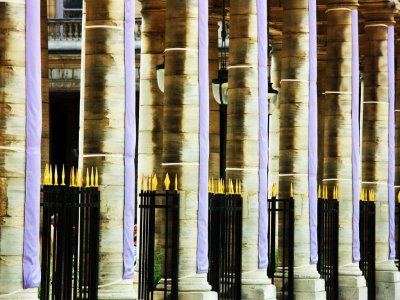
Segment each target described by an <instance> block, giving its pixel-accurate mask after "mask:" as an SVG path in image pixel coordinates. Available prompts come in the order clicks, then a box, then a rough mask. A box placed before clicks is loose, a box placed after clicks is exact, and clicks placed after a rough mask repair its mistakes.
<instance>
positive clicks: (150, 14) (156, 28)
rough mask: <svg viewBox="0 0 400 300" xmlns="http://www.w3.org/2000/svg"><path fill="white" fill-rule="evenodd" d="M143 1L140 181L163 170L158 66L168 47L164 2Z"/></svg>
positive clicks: (139, 149)
mask: <svg viewBox="0 0 400 300" xmlns="http://www.w3.org/2000/svg"><path fill="white" fill-rule="evenodd" d="M141 2H142V12H141V13H142V40H141V55H140V106H139V116H140V117H139V144H138V153H139V159H138V169H139V171H138V174H139V180H140V178H141V176H142V175H145V176H146V175H150V174H158V173H159V172H160V170H161V163H162V136H163V103H164V94H163V93H162V92H161V90H160V89H159V88H158V84H157V73H156V66H157V65H158V64H161V63H162V61H163V53H164V48H165V45H164V35H165V2H164V4H163V5H162V3H160V1H154V0H142V1H141ZM139 186H140V184H139Z"/></svg>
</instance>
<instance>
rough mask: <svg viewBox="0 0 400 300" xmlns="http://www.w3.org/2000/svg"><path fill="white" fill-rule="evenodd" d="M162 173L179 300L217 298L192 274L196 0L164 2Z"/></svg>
mask: <svg viewBox="0 0 400 300" xmlns="http://www.w3.org/2000/svg"><path fill="white" fill-rule="evenodd" d="M165 29H166V31H165V102H164V107H163V109H164V115H163V155H162V159H163V173H164V174H165V173H166V172H168V173H169V174H170V176H172V178H173V177H175V175H177V176H178V179H179V185H178V188H179V190H180V191H181V192H180V212H179V219H180V220H179V264H178V277H179V283H178V285H179V295H180V296H179V297H180V298H181V297H182V299H216V298H217V294H216V293H215V292H211V286H210V285H209V284H208V282H207V278H206V277H207V276H206V274H196V272H197V265H196V257H197V255H196V254H197V235H198V230H197V228H198V227H197V219H198V207H199V205H198V204H199V197H198V195H199V187H198V184H199V151H200V149H199V138H200V136H199V130H200V128H199V114H200V102H199V83H198V56H199V52H198V48H199V44H198V0H186V1H182V0H167V6H166V25H165Z"/></svg>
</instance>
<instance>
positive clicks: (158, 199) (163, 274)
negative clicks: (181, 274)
mask: <svg viewBox="0 0 400 300" xmlns="http://www.w3.org/2000/svg"><path fill="white" fill-rule="evenodd" d="M154 189H156V188H154ZM139 196H140V204H139V208H140V224H139V291H138V292H139V299H141V300H151V299H153V298H155V293H157V299H160V297H161V296H162V297H163V299H171V300H174V299H178V253H179V252H178V250H179V239H178V236H179V194H178V192H177V191H168V190H167V191H165V192H156V191H155V190H153V191H151V190H149V191H144V190H143V187H142V191H141V193H140V195H139ZM156 216H157V217H160V220H157V221H156ZM156 222H157V223H156ZM160 222H162V223H160ZM156 224H157V226H161V227H163V230H162V232H161V233H160V236H159V239H162V241H161V240H158V243H157V244H156Z"/></svg>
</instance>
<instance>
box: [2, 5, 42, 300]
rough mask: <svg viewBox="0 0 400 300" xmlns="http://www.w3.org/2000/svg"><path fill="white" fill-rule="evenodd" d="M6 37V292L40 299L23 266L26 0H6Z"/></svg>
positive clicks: (6, 295)
mask: <svg viewBox="0 0 400 300" xmlns="http://www.w3.org/2000/svg"><path fill="white" fill-rule="evenodd" d="M0 41H1V43H0V57H1V58H2V59H1V60H0V297H1V299H8V300H11V299H16V298H18V299H37V289H29V290H23V272H22V256H23V238H24V209H25V138H26V134H25V124H26V113H25V105H26V93H25V50H26V49H25V3H24V1H22V2H21V1H0ZM39 126H40V124H39Z"/></svg>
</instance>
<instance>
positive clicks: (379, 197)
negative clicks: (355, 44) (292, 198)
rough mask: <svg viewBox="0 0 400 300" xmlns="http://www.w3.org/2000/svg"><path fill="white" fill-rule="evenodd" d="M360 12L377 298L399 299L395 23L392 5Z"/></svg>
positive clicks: (366, 178) (365, 168) (366, 180)
mask: <svg viewBox="0 0 400 300" xmlns="http://www.w3.org/2000/svg"><path fill="white" fill-rule="evenodd" d="M362 12H363V14H364V17H365V19H366V23H365V43H366V44H365V48H366V51H365V59H364V103H363V105H364V113H363V136H362V147H363V150H362V181H363V186H364V187H365V188H367V189H373V190H374V191H375V192H376V202H375V206H376V213H375V224H376V225H375V232H376V236H375V239H376V244H375V245H376V246H375V251H376V254H375V257H376V259H375V262H376V264H375V266H376V298H377V299H399V297H400V273H399V272H398V271H397V268H396V266H395V264H394V260H388V255H389V206H388V184H387V183H388V116H389V110H388V101H389V99H388V86H389V82H388V26H393V25H394V13H395V4H394V3H393V2H386V3H372V4H369V5H367V4H366V5H365V6H364V7H363V10H362Z"/></svg>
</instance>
